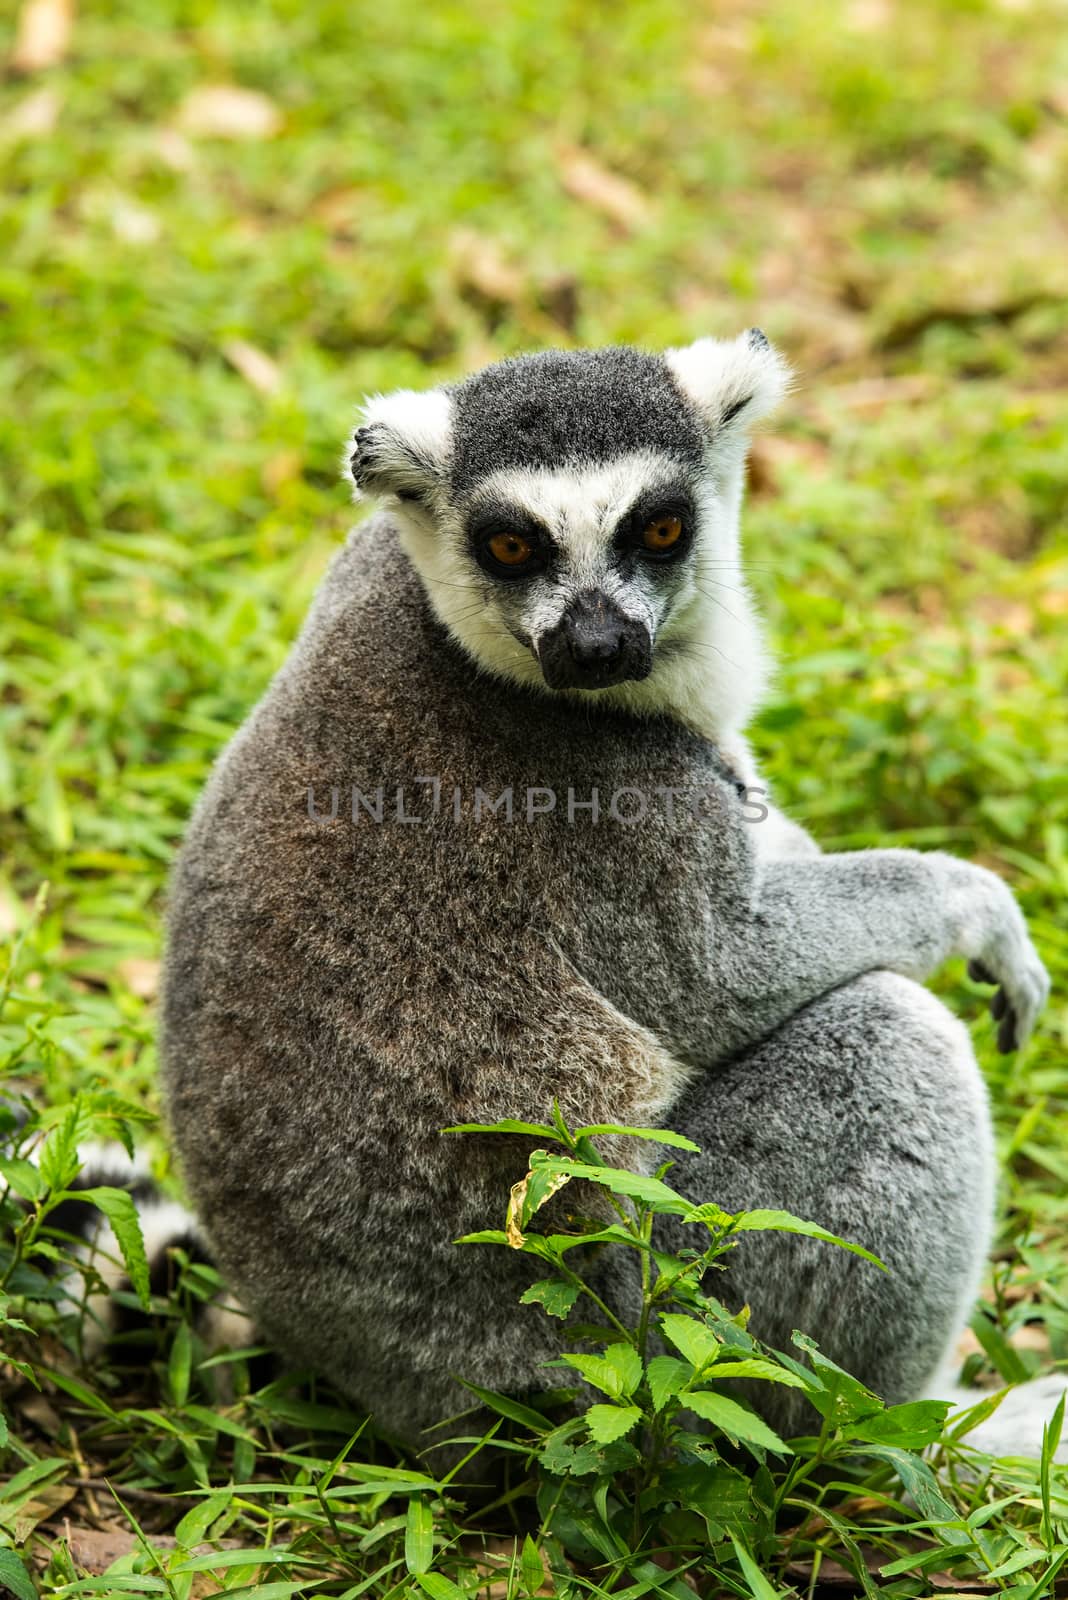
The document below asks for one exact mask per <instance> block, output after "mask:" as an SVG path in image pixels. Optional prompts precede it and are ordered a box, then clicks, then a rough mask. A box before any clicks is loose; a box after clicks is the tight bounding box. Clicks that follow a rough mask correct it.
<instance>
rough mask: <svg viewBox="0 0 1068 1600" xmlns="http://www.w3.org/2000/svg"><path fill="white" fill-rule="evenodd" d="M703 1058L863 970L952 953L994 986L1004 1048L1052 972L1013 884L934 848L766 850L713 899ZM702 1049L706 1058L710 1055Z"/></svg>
mask: <svg viewBox="0 0 1068 1600" xmlns="http://www.w3.org/2000/svg"><path fill="white" fill-rule="evenodd" d="M706 931H707V934H708V939H709V947H710V952H711V965H712V970H711V972H710V973H709V984H708V989H707V994H708V1016H707V1033H706V1037H705V1039H704V1040H703V1041H701V1042H700V1044H699V1048H700V1049H701V1050H702V1054H703V1057H704V1059H705V1060H706V1061H711V1060H715V1059H717V1058H722V1057H723V1056H725V1055H728V1054H731V1053H733V1052H734V1051H736V1050H738V1049H739V1048H741V1047H742V1046H744V1045H746V1044H749V1043H751V1042H753V1041H755V1040H757V1039H759V1038H762V1037H766V1036H767V1034H769V1033H770V1032H771V1031H772V1030H773V1029H774V1028H776V1027H777V1026H778V1025H779V1024H780V1023H781V1022H784V1021H785V1020H786V1018H788V1017H790V1016H793V1015H794V1014H795V1013H796V1012H797V1011H799V1010H800V1009H801V1008H802V1007H803V1006H805V1005H807V1004H809V1002H810V1001H812V1000H815V999H816V998H817V997H818V996H820V995H822V994H826V993H827V992H828V990H830V989H834V988H837V987H838V985H839V984H842V983H846V982H848V981H849V980H850V979H851V978H856V977H859V976H860V975H861V974H862V973H865V972H872V971H876V970H878V969H880V968H889V969H890V970H891V971H894V972H899V973H902V974H904V975H905V976H906V977H911V978H916V979H921V980H922V979H924V978H927V977H929V976H930V974H931V973H933V972H934V971H935V970H936V969H937V968H938V967H940V966H941V965H942V963H943V962H944V961H946V960H947V959H948V958H950V957H951V956H965V957H967V958H968V959H969V960H970V962H971V971H972V975H973V976H974V977H976V978H979V979H980V980H982V981H987V982H991V983H997V984H998V985H999V986H1000V992H999V995H998V996H997V997H995V1001H994V1006H993V1009H994V1014H995V1016H996V1017H998V1018H999V1019H1000V1022H1001V1027H1000V1029H999V1033H998V1043H999V1046H1000V1047H1001V1049H1002V1050H1011V1049H1015V1048H1017V1047H1018V1046H1019V1045H1021V1044H1023V1042H1024V1041H1025V1040H1026V1038H1027V1037H1028V1035H1029V1034H1030V1032H1031V1029H1032V1028H1033V1027H1034V1024H1035V1020H1036V1018H1037V1017H1038V1014H1039V1012H1040V1011H1041V1009H1042V1007H1043V1005H1044V1004H1045V1001H1046V998H1047V996H1048V994H1049V979H1048V977H1047V975H1046V971H1045V968H1044V967H1043V965H1042V963H1041V961H1040V960H1039V957H1038V955H1037V953H1036V951H1035V949H1034V946H1033V945H1032V943H1031V939H1030V936H1029V935H1028V932H1027V927H1026V924H1025V923H1024V919H1023V916H1022V915H1021V913H1020V909H1019V907H1018V906H1017V904H1016V901H1015V899H1014V898H1013V895H1012V893H1011V891H1010V890H1009V889H1008V888H1007V887H1006V885H1005V884H1004V883H1003V882H1002V881H1001V879H1000V878H998V877H996V876H995V874H994V873H992V872H988V871H986V870H985V869H984V868H982V867H976V866H973V865H971V864H970V863H968V862H965V861H959V860H957V859H956V858H955V857H953V856H950V855H945V854H943V853H942V852H940V851H932V852H929V853H921V852H919V851H914V850H897V849H889V850H860V851H850V852H845V853H842V854H839V855H814V856H811V857H798V858H792V859H767V858H763V859H762V858H761V857H760V856H759V854H758V857H757V860H756V862H755V870H754V875H753V879H752V886H751V892H750V893H749V895H747V896H745V897H743V899H742V902H741V903H740V904H739V903H734V904H727V905H723V904H722V903H721V902H719V901H718V900H717V901H716V902H715V903H713V904H712V905H711V906H710V909H709V926H708V928H707V930H706ZM709 1050H711V1051H712V1055H711V1056H709V1054H708V1052H709Z"/></svg>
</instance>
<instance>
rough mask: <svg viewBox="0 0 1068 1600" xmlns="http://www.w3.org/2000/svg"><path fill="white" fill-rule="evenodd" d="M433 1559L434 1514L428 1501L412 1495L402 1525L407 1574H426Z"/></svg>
mask: <svg viewBox="0 0 1068 1600" xmlns="http://www.w3.org/2000/svg"><path fill="white" fill-rule="evenodd" d="M433 1559H434V1513H433V1511H432V1510H431V1509H430V1502H429V1500H425V1499H424V1498H423V1496H422V1495H418V1494H413V1495H412V1497H411V1499H410V1500H409V1501H408V1515H407V1518H406V1520H405V1524H404V1564H405V1566H406V1567H407V1568H408V1571H409V1572H412V1573H420V1572H426V1570H427V1568H428V1567H429V1566H430V1563H431V1562H432V1561H433Z"/></svg>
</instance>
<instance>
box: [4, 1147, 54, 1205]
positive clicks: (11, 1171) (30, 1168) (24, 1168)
mask: <svg viewBox="0 0 1068 1600" xmlns="http://www.w3.org/2000/svg"><path fill="white" fill-rule="evenodd" d="M0 1178H3V1180H4V1182H5V1183H7V1184H9V1185H10V1187H11V1188H12V1189H13V1190H14V1191H15V1193H16V1194H17V1195H18V1196H19V1198H20V1199H22V1200H29V1201H30V1202H31V1203H32V1202H33V1201H34V1200H39V1199H40V1198H41V1196H42V1195H43V1194H44V1193H45V1192H46V1190H47V1185H46V1183H45V1181H44V1179H43V1178H42V1177H41V1174H40V1172H39V1171H38V1170H37V1168H36V1167H35V1166H34V1164H33V1162H32V1161H26V1160H25V1159H24V1158H23V1157H22V1156H0Z"/></svg>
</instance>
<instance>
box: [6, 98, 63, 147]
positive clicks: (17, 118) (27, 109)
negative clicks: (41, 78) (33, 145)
mask: <svg viewBox="0 0 1068 1600" xmlns="http://www.w3.org/2000/svg"><path fill="white" fill-rule="evenodd" d="M61 103H62V102H61V101H60V98H59V95H58V94H57V93H56V91H55V89H53V88H51V87H50V86H49V87H47V88H43V89H34V90H33V91H32V92H31V93H30V94H28V95H25V96H24V97H23V98H22V99H21V100H20V101H18V103H17V104H16V105H14V106H12V108H11V110H10V111H9V112H8V114H7V116H6V117H5V118H4V120H3V122H2V123H0V139H3V140H5V141H9V142H12V143H13V142H15V141H17V140H19V139H42V138H44V136H45V135H46V134H49V133H51V132H52V129H53V128H54V127H55V125H56V122H57V121H58V118H59V108H60V105H61Z"/></svg>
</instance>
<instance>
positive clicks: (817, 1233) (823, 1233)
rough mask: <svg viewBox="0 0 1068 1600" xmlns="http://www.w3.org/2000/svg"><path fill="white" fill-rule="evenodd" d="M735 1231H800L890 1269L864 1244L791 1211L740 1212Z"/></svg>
mask: <svg viewBox="0 0 1068 1600" xmlns="http://www.w3.org/2000/svg"><path fill="white" fill-rule="evenodd" d="M734 1232H735V1233H753V1232H773V1233H800V1234H803V1235H804V1237H805V1238H806V1239H822V1240H823V1242H824V1244H833V1245H837V1247H838V1249H839V1250H848V1251H849V1252H850V1254H851V1255H854V1256H861V1257H862V1258H863V1260H865V1261H870V1262H871V1263H872V1265H873V1266H875V1267H879V1268H880V1270H881V1271H883V1272H889V1270H890V1268H889V1267H888V1266H887V1265H886V1263H885V1262H884V1261H880V1260H879V1257H878V1256H874V1255H872V1253H871V1251H870V1250H865V1249H864V1247H863V1245H859V1244H851V1243H850V1241H849V1240H848V1239H840V1238H839V1237H838V1235H837V1234H836V1233H828V1232H827V1229H826V1228H821V1227H820V1226H819V1224H818V1223H815V1222H806V1221H805V1220H804V1218H803V1217H795V1216H794V1215H793V1214H792V1213H791V1212H789V1211H743V1212H740V1213H739V1215H738V1216H737V1217H735V1219H734Z"/></svg>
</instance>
